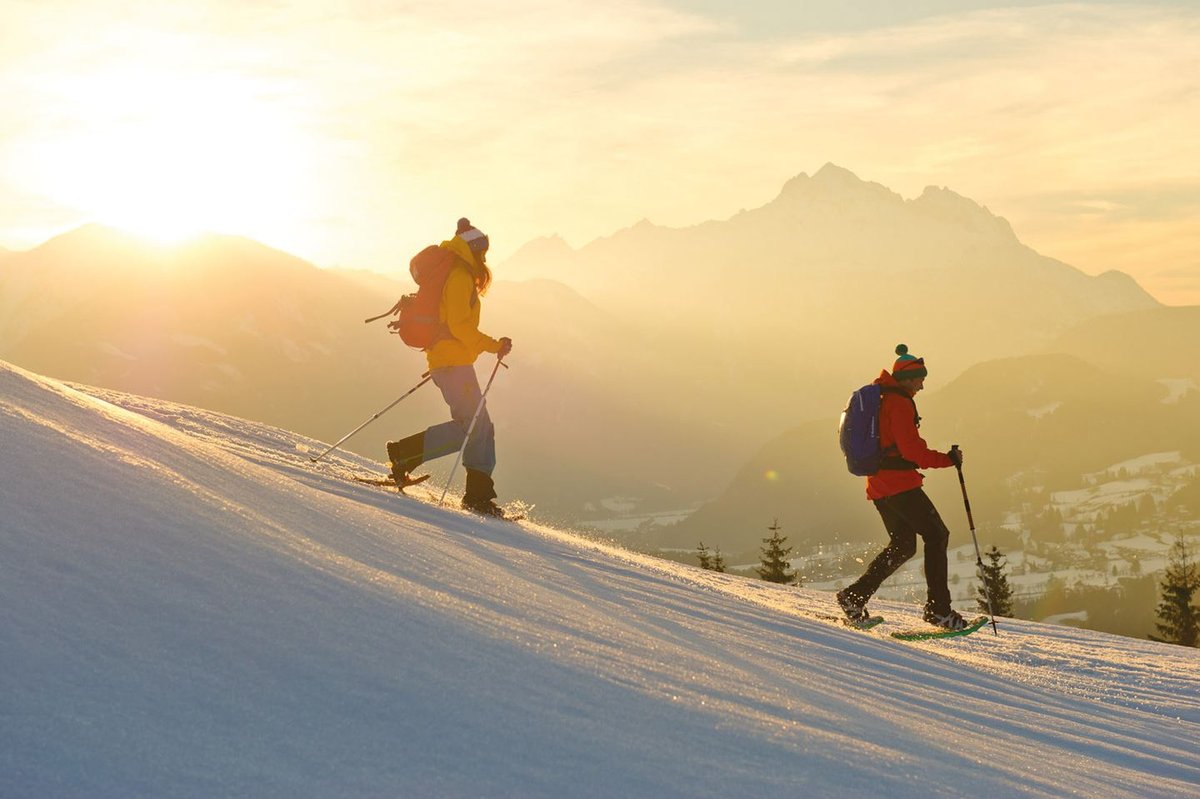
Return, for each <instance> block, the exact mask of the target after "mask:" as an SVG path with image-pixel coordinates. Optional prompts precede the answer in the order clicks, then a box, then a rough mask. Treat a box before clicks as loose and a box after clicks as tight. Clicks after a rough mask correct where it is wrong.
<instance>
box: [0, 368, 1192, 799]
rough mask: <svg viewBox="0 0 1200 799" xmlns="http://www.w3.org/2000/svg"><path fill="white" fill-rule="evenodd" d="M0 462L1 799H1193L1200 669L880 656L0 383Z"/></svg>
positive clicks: (1031, 626)
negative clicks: (223, 798)
mask: <svg viewBox="0 0 1200 799" xmlns="http://www.w3.org/2000/svg"><path fill="white" fill-rule="evenodd" d="M360 435H361V436H370V435H376V436H377V435H379V433H378V431H372V430H370V428H368V430H366V431H364V432H363V433H360ZM0 441H2V442H3V458H0V503H2V504H0V508H2V510H3V512H2V514H0V658H3V666H4V668H3V669H0V697H2V698H0V796H5V797H8V796H14V797H20V796H134V795H151V796H167V795H169V796H213V795H239V796H256V797H258V796H334V795H336V796H380V795H388V796H447V797H454V796H522V797H539V796H546V797H560V796H605V797H615V796H621V797H639V796H645V797H672V796H679V797H691V796H746V795H752V794H754V793H758V792H761V791H767V790H771V791H779V790H781V789H782V790H787V791H789V792H791V794H792V795H796V796H812V797H821V796H831V797H839V799H843V798H844V797H856V796H889V797H926V796H947V797H956V796H963V795H973V796H987V797H1006V796H1045V797H1051V796H1055V797H1056V796H1067V795H1073V796H1096V797H1100V796H1103V797H1188V796H1193V797H1194V796H1200V744H1198V743H1197V742H1198V741H1200V668H1198V667H1200V653H1198V652H1197V651H1196V650H1187V649H1183V648H1179V647H1171V646H1167V645H1162V644H1156V643H1153V642H1149V641H1139V640H1134V639H1127V638H1120V637H1116V636H1111V635H1106V634H1102V633H1095V632H1091V631H1087V630H1080V629H1075V628H1070V627H1056V626H1051V625H1044V624H1036V623H1032V622H1024V621H1018V620H1010V619H1001V620H1000V621H999V625H1000V635H999V636H993V635H992V634H991V632H990V630H989V631H987V632H985V631H981V632H979V633H976V634H974V635H972V636H969V637H966V638H959V639H953V640H947V641H930V642H921V643H902V642H897V641H894V640H893V639H891V638H889V637H888V636H887V631H888V630H889V629H897V628H898V627H900V626H903V627H908V626H914V625H917V624H919V611H918V609H917V608H915V607H913V606H908V605H903V604H899V603H888V602H879V603H872V609H873V610H874V611H876V612H878V613H881V614H882V615H884V616H885V617H886V618H887V621H888V623H887V624H885V625H882V626H880V627H878V628H876V629H875V630H873V631H871V632H858V631H853V630H849V629H846V628H844V627H842V626H840V625H838V624H836V623H831V622H828V621H823V620H820V619H819V618H818V616H819V615H820V614H829V613H830V612H831V611H832V610H833V609H834V608H833V602H832V596H831V595H830V594H828V593H825V592H821V591H813V590H805V589H794V588H788V587H781V586H775V585H771V584H768V583H764V582H759V581H751V580H746V579H742V578H737V577H732V576H729V575H723V574H717V573H714V572H705V571H701V570H699V569H695V568H690V567H687V566H683V565H680V564H675V563H672V562H668V561H664V560H659V559H656V558H652V557H648V556H643V555H639V554H636V553H632V552H629V551H625V550H621V549H618V548H615V547H612V546H609V545H607V544H605V543H601V542H597V541H592V540H588V539H586V538H582V537H580V536H578V535H575V534H573V533H571V532H570V531H565V530H557V529H553V528H550V527H547V526H543V525H538V524H534V523H529V522H522V523H520V524H510V523H504V522H496V521H490V520H481V519H479V518H477V517H474V516H471V515H468V514H465V513H463V512H461V511H459V510H457V509H456V504H457V498H456V497H455V498H454V503H455V504H454V505H453V506H450V507H447V508H438V507H435V506H434V504H433V501H434V500H435V499H436V497H437V496H438V494H440V486H438V488H437V489H434V488H427V487H425V486H421V487H417V488H414V489H410V493H411V494H412V495H413V496H412V497H399V496H397V495H396V493H395V492H394V491H388V490H384V489H379V488H373V487H370V486H364V485H361V484H356V483H354V482H352V481H351V480H350V479H349V478H351V477H352V476H353V475H366V474H378V473H379V472H380V471H381V470H382V466H381V465H380V464H377V463H372V462H371V461H369V460H368V459H365V458H361V457H358V456H354V455H349V454H346V453H341V452H337V453H333V454H331V455H330V456H328V457H327V458H326V459H325V460H323V461H322V462H320V463H318V464H312V463H310V462H309V457H310V456H312V455H316V454H318V453H320V452H322V451H323V450H324V449H325V448H326V446H327V445H324V444H322V443H321V442H317V441H314V440H311V439H306V438H303V437H300V436H297V435H295V434H292V433H289V432H286V431H282V430H278V429H275V428H271V427H268V426H265V425H259V424H254V423H251V422H247V421H244V420H239V419H235V418H232V417H228V416H224V415H221V414H217V413H211V412H207V411H203V410H199V409H196V408H191V407H187V406H182V405H177V404H173V403H169V402H163V401H158V400H151V399H145V398H140V397H133V396H129V395H124V394H120V393H117V392H112V391H105V390H100V389H95V388H87V387H82V386H67V385H64V384H62V383H58V382H56V381H53V380H48V379H45V378H41V377H38V376H35V375H31V374H29V373H27V372H24V371H22V370H20V369H16V368H13V367H8V366H6V365H3V364H0ZM381 446H382V444H381ZM431 482H433V481H431ZM528 499H531V500H534V499H536V498H534V497H530V498H528ZM448 505H449V502H448Z"/></svg>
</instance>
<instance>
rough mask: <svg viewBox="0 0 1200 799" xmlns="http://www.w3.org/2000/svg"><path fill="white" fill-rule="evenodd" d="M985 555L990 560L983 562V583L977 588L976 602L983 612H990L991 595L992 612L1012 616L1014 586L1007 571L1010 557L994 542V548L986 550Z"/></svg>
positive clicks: (981, 575)
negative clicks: (990, 600) (989, 598)
mask: <svg viewBox="0 0 1200 799" xmlns="http://www.w3.org/2000/svg"><path fill="white" fill-rule="evenodd" d="M984 556H985V557H986V558H987V561H988V562H987V563H985V564H983V572H982V573H981V574H980V577H981V578H982V579H983V583H982V584H981V585H979V586H977V587H976V588H975V604H976V605H978V606H979V611H980V612H981V613H988V612H989V609H988V597H989V596H990V597H991V598H992V606H991V612H994V613H995V614H996V615H997V616H1012V614H1013V594H1012V586H1010V585H1009V584H1008V575H1007V573H1006V571H1007V569H1008V559H1007V558H1005V557H1004V556H1003V555H1002V554H1000V550H999V549H997V548H996V545H995V544H992V548H991V549H989V550H988V551H987V552H985V553H984ZM1001 559H1003V562H1001ZM985 591H986V592H985Z"/></svg>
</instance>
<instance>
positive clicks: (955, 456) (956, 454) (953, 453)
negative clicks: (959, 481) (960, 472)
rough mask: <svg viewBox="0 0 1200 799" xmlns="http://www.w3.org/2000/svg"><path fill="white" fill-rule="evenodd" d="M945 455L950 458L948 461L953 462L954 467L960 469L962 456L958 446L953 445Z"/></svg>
mask: <svg viewBox="0 0 1200 799" xmlns="http://www.w3.org/2000/svg"><path fill="white" fill-rule="evenodd" d="M946 455H948V456H949V457H950V460H951V461H953V462H954V465H955V466H957V467H959V468H962V465H963V454H962V450H961V449H959V448H958V444H955V445H954V446H953V447H951V448H950V451H949V452H947V453H946Z"/></svg>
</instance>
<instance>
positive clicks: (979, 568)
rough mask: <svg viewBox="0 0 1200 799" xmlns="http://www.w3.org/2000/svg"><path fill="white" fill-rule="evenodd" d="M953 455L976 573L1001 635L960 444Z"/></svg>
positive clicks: (953, 447) (952, 448) (993, 625)
mask: <svg viewBox="0 0 1200 799" xmlns="http://www.w3.org/2000/svg"><path fill="white" fill-rule="evenodd" d="M950 452H951V453H953V454H952V455H951V457H952V458H953V460H954V468H955V469H957V470H958V487H959V488H961V489H962V495H963V505H964V506H965V507H966V509H967V524H968V525H970V527H971V541H973V542H974V543H975V573H976V574H978V575H979V579H980V581H981V582H982V583H983V595H984V596H985V597H987V603H988V615H989V616H991V617H992V635H999V634H1000V633H999V632H997V631H996V614H995V612H994V611H993V610H992V592H991V591H989V590H988V584H987V580H985V579H984V577H983V556H982V555H980V554H979V539H978V538H976V537H975V518H974V517H973V516H972V515H971V500H969V499H967V481H966V480H964V479H963V473H962V457H961V456H959V455H958V454H957V453H958V444H954V445H952V446H951V447H950Z"/></svg>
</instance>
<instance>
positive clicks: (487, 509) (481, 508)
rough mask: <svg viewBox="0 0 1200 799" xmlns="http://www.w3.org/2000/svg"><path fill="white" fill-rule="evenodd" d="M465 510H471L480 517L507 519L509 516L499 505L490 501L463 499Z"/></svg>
mask: <svg viewBox="0 0 1200 799" xmlns="http://www.w3.org/2000/svg"><path fill="white" fill-rule="evenodd" d="M462 507H463V510H469V511H471V512H472V513H478V514H479V515H480V516H493V517H495V518H497V519H507V518H508V516H506V515H505V513H504V508H502V507H500V506H499V505H497V504H496V503H495V502H493V501H492V500H490V499H483V500H469V499H467V498H466V497H463V501H462Z"/></svg>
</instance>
